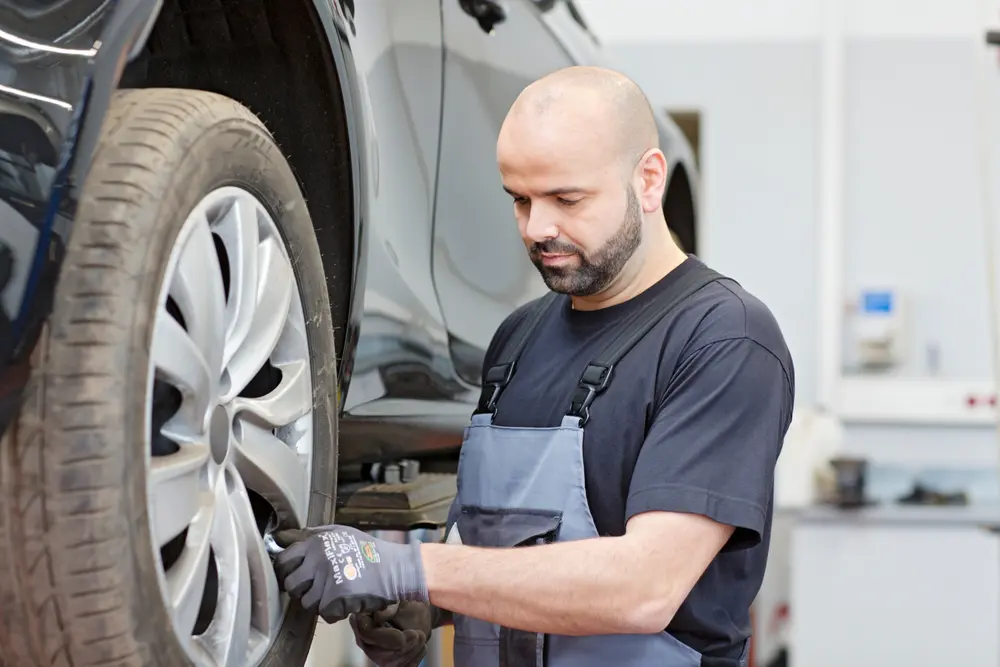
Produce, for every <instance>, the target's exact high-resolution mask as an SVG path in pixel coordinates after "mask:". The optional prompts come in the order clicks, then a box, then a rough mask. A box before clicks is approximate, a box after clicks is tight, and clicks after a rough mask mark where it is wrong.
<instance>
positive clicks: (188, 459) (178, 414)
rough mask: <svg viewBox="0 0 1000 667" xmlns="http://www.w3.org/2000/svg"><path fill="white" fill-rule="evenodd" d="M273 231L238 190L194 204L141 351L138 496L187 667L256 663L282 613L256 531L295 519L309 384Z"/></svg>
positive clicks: (307, 459)
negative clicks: (145, 356)
mask: <svg viewBox="0 0 1000 667" xmlns="http://www.w3.org/2000/svg"><path fill="white" fill-rule="evenodd" d="M311 377H312V373H311V368H310V357H309V347H308V343H307V339H306V325H305V318H304V314H303V308H302V302H301V297H300V294H299V290H298V287H297V284H296V281H295V275H294V272H293V270H292V264H291V261H290V260H289V256H288V253H287V250H286V249H285V244H284V242H283V241H282V238H281V234H280V232H279V230H278V228H277V226H276V225H275V223H274V220H273V219H272V218H271V216H270V215H269V213H268V212H267V210H266V209H265V208H264V207H263V206H262V205H261V204H260V202H259V201H258V200H257V199H256V198H255V197H254V196H253V195H251V194H250V193H249V192H247V191H246V190H243V189H241V188H237V187H224V188H220V189H218V190H215V191H213V192H211V193H209V194H208V195H207V196H205V197H204V198H203V199H202V200H201V201H200V202H199V203H198V204H197V205H196V206H195V207H194V209H193V210H192V212H191V214H190V215H189V216H188V218H187V219H186V221H185V222H184V224H183V226H182V228H181V231H180V234H179V235H178V239H177V241H176V243H175V244H174V248H173V250H172V253H171V256H170V258H169V261H168V264H167V271H166V274H165V276H164V281H163V289H162V292H161V294H160V298H159V302H158V305H157V310H156V315H155V323H154V333H153V339H152V346H151V349H150V372H149V396H150V401H149V405H148V406H147V415H146V416H147V424H148V425H149V433H150V441H149V443H148V449H147V499H148V512H149V517H150V533H151V537H152V539H153V548H154V550H155V551H156V552H157V555H158V563H159V566H160V567H159V579H160V589H161V592H162V594H163V601H164V604H165V605H166V608H167V610H168V613H169V615H170V618H171V620H172V623H173V629H174V631H175V633H176V635H177V637H178V639H179V640H180V642H181V644H182V645H183V646H184V649H185V651H186V652H187V654H188V657H189V658H190V659H191V660H192V662H193V663H194V664H195V665H198V667H210V666H211V667H215V666H218V667H246V666H252V665H257V664H258V663H259V662H260V660H261V659H262V658H263V656H264V655H265V653H266V652H267V649H268V648H269V646H270V645H271V643H272V642H273V641H274V639H275V637H276V635H277V633H278V630H279V628H280V627H281V622H282V620H283V617H284V613H285V610H286V608H287V599H286V597H285V596H284V595H283V594H281V592H280V591H279V589H278V585H277V581H276V578H275V575H274V571H273V567H272V565H271V561H270V557H269V556H268V554H267V552H266V550H265V549H264V546H263V541H262V535H263V532H264V530H265V527H266V526H268V525H269V524H270V523H272V522H274V521H278V522H280V524H281V525H284V526H302V525H304V524H305V522H306V516H307V512H308V503H309V491H310V486H311V484H310V480H311V473H312V410H313V388H312V380H311Z"/></svg>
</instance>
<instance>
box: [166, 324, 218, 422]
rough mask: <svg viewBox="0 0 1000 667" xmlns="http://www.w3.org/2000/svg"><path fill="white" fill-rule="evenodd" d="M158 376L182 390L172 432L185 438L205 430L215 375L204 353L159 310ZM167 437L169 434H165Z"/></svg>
mask: <svg viewBox="0 0 1000 667" xmlns="http://www.w3.org/2000/svg"><path fill="white" fill-rule="evenodd" d="M152 358H153V364H154V366H155V367H156V374H157V376H158V377H160V378H161V379H163V380H166V381H167V382H169V383H170V384H171V385H173V386H174V387H176V388H177V389H179V390H180V392H181V395H182V396H183V397H184V402H183V404H182V405H181V409H180V411H179V413H178V414H177V415H175V416H174V417H173V418H172V420H171V421H172V423H171V429H170V430H172V431H177V432H178V433H177V434H176V435H177V436H178V437H180V438H182V439H185V440H186V439H188V438H190V437H193V436H194V435H195V434H197V433H199V432H200V431H201V430H202V427H203V425H204V422H205V415H206V414H208V408H209V404H210V403H211V401H212V400H213V399H214V398H215V395H216V393H217V392H216V383H215V381H214V379H213V378H214V377H215V376H216V374H214V373H210V372H209V370H208V364H207V363H206V362H205V357H204V355H202V353H201V350H199V349H198V346H197V345H195V342H194V341H193V340H192V339H191V337H190V336H189V335H188V333H187V331H185V330H184V327H182V326H181V325H180V323H179V322H178V321H177V320H175V319H174V318H173V316H172V315H170V313H168V312H167V311H166V308H162V307H161V308H160V310H159V312H158V313H157V317H156V330H155V332H154V334H153V350H152ZM165 435H168V436H169V434H165Z"/></svg>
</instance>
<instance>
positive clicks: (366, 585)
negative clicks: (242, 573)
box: [274, 525, 428, 623]
mask: <svg viewBox="0 0 1000 667" xmlns="http://www.w3.org/2000/svg"><path fill="white" fill-rule="evenodd" d="M274 539H275V541H276V542H277V543H278V544H279V545H281V546H284V547H287V548H286V549H285V550H284V551H282V552H281V553H280V554H278V556H277V557H276V558H275V564H274V565H275V572H276V573H277V575H278V584H279V585H280V586H281V587H282V588H283V589H284V590H285V591H287V592H288V594H289V595H291V596H292V597H293V598H297V599H299V600H300V601H301V604H302V607H303V608H304V609H306V610H308V611H313V612H316V613H317V614H319V615H320V616H321V617H322V618H323V620H324V621H326V622H327V623H336V622H337V621H340V620H343V619H345V618H347V617H348V616H349V615H350V614H353V613H358V612H370V611H378V610H381V609H385V608H386V607H388V606H389V605H391V604H392V603H394V602H397V601H399V600H418V601H422V602H427V601H428V595H427V586H426V584H425V583H424V566H423V562H422V560H421V557H420V544H419V543H413V544H397V543H394V542H386V541H384V540H379V539H377V538H374V537H372V536H371V535H368V534H366V533H363V532H361V531H360V530H356V529H354V528H349V527H347V526H338V525H331V526H323V527H321V528H311V529H306V530H286V531H280V532H278V533H275V535H274Z"/></svg>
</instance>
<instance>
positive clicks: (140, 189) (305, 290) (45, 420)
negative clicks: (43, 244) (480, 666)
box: [0, 89, 338, 667]
mask: <svg viewBox="0 0 1000 667" xmlns="http://www.w3.org/2000/svg"><path fill="white" fill-rule="evenodd" d="M221 188H229V190H226V192H228V193H234V192H235V193H237V194H239V195H240V196H241V197H242V194H241V193H250V195H252V197H253V200H254V201H256V202H258V203H259V204H260V206H262V207H263V208H262V209H260V210H262V211H264V214H266V215H269V216H270V220H271V221H273V225H274V227H275V228H276V229H277V230H278V236H280V241H281V245H282V246H283V248H284V257H285V259H286V260H288V261H289V263H290V266H291V275H293V276H294V283H293V287H294V285H296V284H297V287H298V290H297V291H298V298H299V300H300V304H301V311H302V312H301V315H302V320H303V321H304V324H303V325H302V327H303V328H304V333H303V334H302V335H300V336H299V338H300V339H301V340H302V341H304V342H303V343H302V345H303V346H307V347H308V349H307V356H306V360H307V361H306V362H305V363H306V365H305V366H299V367H298V368H308V369H309V370H308V372H305V371H304V372H303V375H305V376H307V377H308V378H309V379H310V385H311V408H307V409H311V423H310V425H309V428H311V434H312V438H311V463H310V462H309V461H310V459H309V453H308V452H307V453H306V454H301V455H300V451H299V450H297V449H294V447H293V449H292V451H294V452H295V454H296V456H299V457H300V459H301V460H302V461H305V463H304V464H303V465H307V466H308V468H307V472H306V473H305V474H304V477H305V479H306V480H307V481H308V483H309V487H308V489H307V490H306V491H303V492H302V494H304V496H305V499H304V503H303V504H302V507H303V508H305V507H307V510H303V511H304V515H303V517H300V519H301V518H305V521H301V520H299V521H297V522H291V523H288V522H287V520H288V516H287V515H286V516H282V517H279V519H280V520H286V523H285V525H292V523H306V524H308V525H322V524H326V523H331V522H332V519H333V512H334V498H335V497H336V476H337V405H338V404H337V399H336V396H337V389H336V382H337V373H336V356H335V348H334V339H333V324H332V322H331V314H330V313H331V311H330V304H329V300H328V296H327V290H326V281H325V277H324V271H323V264H322V260H321V258H320V251H319V247H318V245H317V242H316V238H315V235H314V232H313V226H312V222H311V220H310V217H309V213H308V210H307V208H306V204H305V200H304V198H303V195H302V192H301V191H300V188H299V186H298V184H297V182H296V179H295V177H294V175H293V173H292V170H291V169H290V167H289V165H288V163H287V162H286V160H285V159H284V157H283V156H282V154H281V152H280V150H279V148H278V147H277V145H276V144H275V142H274V139H273V138H272V137H271V135H270V134H269V133H268V131H267V130H266V128H265V127H264V125H263V124H262V123H261V122H260V121H259V120H258V119H257V118H256V117H255V116H254V115H253V114H252V113H251V112H250V111H248V110H247V109H246V108H244V107H242V106H241V105H239V104H238V103H236V102H234V101H233V100H231V99H228V98H225V97H222V96H219V95H215V94H212V93H207V92H201V91H192V90H175V89H148V90H130V91H119V92H118V93H116V95H115V97H114V99H113V101H112V103H111V106H110V109H109V112H108V115H107V117H106V120H105V125H104V129H103V134H102V137H101V141H100V143H99V145H98V146H97V148H96V149H95V153H94V159H93V163H92V166H91V169H90V172H89V175H88V178H87V181H86V183H85V184H84V187H83V188H82V191H81V196H80V200H79V205H78V209H77V211H76V215H75V220H74V223H73V227H72V233H71V237H70V239H69V242H68V247H67V251H66V252H67V254H66V259H65V262H64V264H63V268H62V273H61V276H60V279H59V282H58V287H57V291H56V296H55V301H54V304H55V306H54V311H53V313H52V316H51V318H50V319H49V321H48V323H47V324H46V327H45V330H44V331H43V334H42V336H41V338H40V340H39V342H38V344H37V346H36V348H35V349H34V350H33V353H32V363H33V370H32V376H31V379H30V381H29V386H28V390H27V394H26V396H25V400H24V403H23V406H22V411H21V414H20V415H19V418H18V420H17V422H16V424H14V425H13V426H11V427H10V428H9V429H8V430H7V432H6V433H5V435H4V437H3V440H2V441H0V563H2V566H0V665H5V666H7V667H14V666H16V667H50V666H51V667H55V666H57V665H60V666H61V665H72V667H87V666H95V667H96V666H97V665H101V666H111V665H114V666H125V665H129V666H131V665H156V666H162V667H175V666H181V665H191V664H195V665H200V664H202V663H204V664H209V662H208V661H201V660H199V659H198V658H197V656H196V657H194V658H193V657H192V653H191V650H193V649H191V648H190V647H189V646H187V644H186V643H185V642H187V640H188V639H189V637H188V636H186V635H184V634H183V632H179V631H177V630H176V626H175V625H174V623H175V616H173V615H172V614H171V612H170V610H169V609H168V605H167V599H168V597H167V596H166V594H165V593H164V590H165V589H164V581H165V575H164V572H165V571H166V570H165V568H166V567H167V566H166V565H165V564H164V563H165V561H164V560H163V559H164V558H165V556H164V555H163V554H164V552H163V550H162V549H161V548H159V547H158V546H157V544H156V539H155V538H156V536H154V532H155V531H154V529H155V526H154V525H153V524H154V519H156V518H157V516H158V514H157V511H155V508H154V510H151V509H150V508H151V507H153V506H152V505H150V503H151V502H152V501H151V500H150V498H151V493H152V492H151V490H150V487H151V486H152V484H153V482H152V481H151V480H152V478H151V477H150V474H149V471H150V470H151V469H152V468H151V467H150V466H151V465H152V464H151V463H150V461H152V460H154V459H155V456H154V452H152V451H151V448H153V447H155V445H156V442H158V441H159V439H160V435H158V434H159V433H161V431H162V429H160V428H159V427H154V428H151V426H150V423H151V421H155V420H156V419H157V417H156V410H157V407H156V405H157V404H156V403H155V400H158V399H157V397H156V396H155V395H154V394H155V392H156V387H157V386H158V385H155V384H154V381H153V379H152V378H153V375H152V373H153V371H152V370H151V368H152V364H153V363H154V361H152V360H151V358H152V357H154V356H155V354H156V352H155V350H154V349H153V347H154V333H155V331H156V330H157V313H158V312H159V311H158V309H162V308H164V302H163V298H165V297H164V296H163V295H164V294H165V291H164V290H165V289H166V287H165V285H164V283H165V280H166V279H165V276H167V275H168V273H169V271H170V270H171V268H170V259H169V258H170V257H171V256H172V255H173V249H174V247H175V245H177V244H179V243H180V241H179V240H178V239H179V234H180V233H181V231H182V227H183V226H184V224H185V221H186V220H187V219H188V217H189V215H191V214H192V213H191V212H192V211H193V210H194V207H196V206H197V205H198V202H199V201H201V200H202V199H203V198H204V197H205V196H206V195H207V193H211V192H214V191H218V190H219V189H221ZM234 201H235V200H234ZM240 201H242V200H240ZM248 201H249V200H248ZM233 206H235V204H233ZM255 210H256V209H255ZM264 214H262V213H256V215H257V216H258V217H257V218H255V219H256V220H258V221H260V220H264V219H265V218H263V217H260V216H261V215H264ZM259 224H260V225H263V224H264V223H263V222H260V223H259ZM206 228H208V227H206ZM258 229H264V228H263V227H262V226H258ZM260 233H261V235H262V236H261V239H263V238H265V237H264V236H263V234H264V232H260ZM192 234H193V233H192ZM268 238H270V237H268ZM216 241H218V239H216ZM269 242H270V241H269ZM261 243H263V241H261ZM185 247H186V246H185ZM260 247H262V246H260V245H258V246H257V248H258V249H259V248H260ZM274 247H278V246H277V245H275V246H274ZM220 252H221V251H220ZM222 256H223V255H219V257H222ZM252 256H253V257H258V258H259V257H263V255H260V254H259V253H257V254H254V255H252ZM226 261H229V260H226ZM223 263H224V262H223V260H221V259H220V260H219V266H222V265H223ZM178 270H179V269H178ZM226 270H227V271H229V275H230V281H234V280H235V278H233V276H235V275H236V274H235V273H234V269H233V268H232V267H231V266H230V267H229V268H228V269H226ZM260 270H261V271H263V269H260ZM252 275H253V276H254V278H255V279H256V277H257V275H258V273H257V269H256V268H255V269H254V273H253V274H252ZM263 275H264V273H260V276H263ZM222 280H223V281H225V280H226V278H223V279H222ZM260 280H261V283H260V284H263V278H260ZM275 282H276V281H275ZM224 289H225V290H226V294H227V295H228V294H230V293H232V291H233V290H234V289H236V288H235V287H234V286H232V285H230V286H224ZM256 289H257V290H263V289H264V287H261V286H260V285H258V287H257V288H256ZM294 291H295V290H294V289H292V297H290V298H294V296H295V294H294ZM225 299H226V300H227V303H228V301H229V300H230V297H229V296H225ZM255 303H256V302H255ZM227 307H228V306H227ZM288 312H291V311H288ZM288 318H289V320H288V321H289V322H290V321H291V319H290V318H291V315H289V316H288ZM178 321H179V320H178ZM256 322H257V320H253V323H252V324H253V326H256ZM283 326H284V325H283ZM289 326H290V325H289ZM283 331H284V330H283ZM156 335H158V334H156ZM191 335H192V336H194V334H191ZM248 335H249V334H248ZM281 335H282V336H284V335H285V333H282V334H281ZM288 335H289V336H291V335H292V334H288ZM206 358H207V357H206ZM234 359H235V357H234ZM269 359H270V358H269ZM267 363H271V362H270V360H268V361H267ZM226 372H228V371H226ZM223 375H225V373H223ZM280 377H285V376H284V375H281V376H280ZM255 378H256V376H255ZM303 386H305V385H303ZM257 398H259V396H258V397H257ZM302 400H304V401H305V402H306V403H308V402H309V394H306V395H305V398H304V399H302ZM216 413H219V409H218V408H217V409H216V412H215V413H212V414H211V417H212V418H211V424H215V421H216V420H215V414H216ZM192 414H193V413H192ZM219 414H220V416H221V420H220V423H224V422H225V421H226V420H227V419H228V420H232V421H231V428H232V429H235V428H236V426H235V424H236V423H237V421H236V417H233V416H232V414H230V413H225V412H222V413H219ZM240 414H241V415H242V414H243V413H240ZM199 418H200V415H199ZM296 418H297V419H299V417H296ZM202 423H206V424H207V423H208V422H202ZM297 423H298V422H297ZM161 426H162V425H161ZM163 428H166V427H163ZM303 428H305V427H303ZM261 429H266V424H265V425H264V426H262V427H261ZM223 430H225V429H223ZM226 432H227V433H228V431H226ZM303 432H305V431H303ZM213 433H214V431H213ZM272 433H273V434H277V433H278V430H277V429H275V430H272ZM206 437H208V436H206ZM211 437H212V438H214V437H215V436H214V435H212V436H211ZM228 437H230V436H219V440H218V442H228V440H226V438H228ZM215 443H216V440H211V442H210V443H209V444H210V445H211V447H213V448H214V447H215ZM199 446H200V445H199ZM233 447H234V448H235V445H233ZM176 451H180V450H173V452H174V453H176ZM183 451H187V450H183ZM191 451H195V450H194V449H192V450H191ZM197 451H199V452H201V451H202V450H201V449H198V450H197ZM229 455H230V454H229V453H228V451H224V452H221V453H218V454H217V452H216V451H215V449H213V450H212V451H211V452H210V457H209V459H206V460H207V461H208V462H207V463H205V464H204V465H205V466H208V467H206V468H205V470H208V471H209V472H208V473H205V475H208V476H211V475H216V477H212V479H221V480H224V482H225V483H226V485H227V486H226V487H225V488H222V487H219V488H220V489H222V490H220V491H219V493H223V494H225V493H235V491H233V489H234V488H237V487H239V488H242V484H243V482H242V480H243V478H244V477H245V475H243V474H242V470H243V469H242V468H241V469H240V475H238V476H234V475H233V474H230V473H225V474H223V473H222V472H219V471H222V470H224V469H225V470H230V468H225V466H227V465H230V464H229V463H228V461H229V459H228V458H225V457H227V456H229ZM232 456H236V454H232ZM199 460H201V459H199ZM241 460H244V461H245V459H241ZM213 464H214V465H215V467H211V466H212V465H213ZM199 465H200V464H199ZM232 465H236V464H232ZM309 468H311V479H310V474H309V472H308V469H309ZM199 474H201V473H199ZM234 477H239V479H235V478H234ZM199 479H201V478H199ZM250 486H251V485H250V484H249V483H247V485H246V487H247V488H249V487H250ZM164 488H166V487H164ZM185 488H187V487H185ZM199 488H200V487H199ZM252 491H253V489H251V490H250V492H247V494H246V495H247V496H248V497H249V496H250V495H251V492H252ZM199 497H201V496H199ZM205 497H206V498H207V497H208V496H205ZM212 497H213V498H217V497H221V496H212ZM239 497H240V498H243V496H242V495H241V496H239ZM158 498H160V499H161V500H162V498H161V497H160V496H158ZM169 500H170V501H171V502H172V504H173V505H175V506H176V505H178V504H182V503H183V502H186V501H189V500H190V498H189V497H187V496H184V495H178V496H176V497H171V498H169ZM257 500H260V498H257ZM265 500H266V499H265ZM234 502H235V501H234ZM234 507H235V505H234ZM240 507H242V505H241V506H240ZM255 507H257V506H255ZM261 507H267V505H266V503H265V505H261ZM199 511H200V510H199ZM234 511H235V510H234ZM224 515H225V513H223V512H219V511H217V510H216V511H215V514H212V515H211V516H212V517H223V516H224ZM198 516H201V515H198ZM234 516H235V515H234ZM241 516H244V515H241ZM239 518H240V517H236V519H233V520H231V521H230V523H228V524H225V525H226V526H229V527H232V526H234V525H236V523H238V520H239ZM254 519H256V520H259V517H258V516H257V515H256V514H255V515H254ZM211 521H213V522H214V521H216V519H214V518H213V519H211ZM218 521H220V522H221V521H222V519H218ZM194 525H195V524H194V523H192V524H191V526H194ZM206 525H210V526H211V527H212V530H215V526H216V525H217V524H216V523H212V522H210V523H209V524H206ZM219 525H221V524H219ZM243 526H244V529H243V531H242V533H241V532H240V531H239V530H236V529H234V530H233V532H231V533H226V535H227V536H229V535H232V536H235V537H236V539H235V541H234V542H233V544H235V545H237V551H236V552H234V553H237V554H239V553H240V552H239V549H243V548H244V547H245V549H246V550H247V551H246V553H250V554H251V556H250V558H253V557H256V556H258V555H259V554H260V553H263V551H262V549H263V547H261V546H260V541H261V540H260V537H261V535H260V534H257V535H248V534H247V533H248V531H247V530H246V529H245V524H243ZM263 527H264V526H263V523H261V524H259V525H258V526H257V528H258V530H259V531H261V532H262V530H263ZM192 530H193V528H191V527H190V526H189V527H188V528H187V529H185V531H186V532H185V534H186V537H184V538H183V540H182V544H181V547H182V548H187V547H184V544H183V542H184V541H186V542H188V543H191V542H193V538H192V534H193V533H192V532H191V531H192ZM212 534H213V535H214V534H215V533H212ZM241 535H242V537H241ZM206 539H208V538H206ZM212 545H213V546H212V549H213V551H212V552H211V553H212V554H214V555H213V556H212V558H215V559H216V561H213V563H214V564H213V565H212V567H213V568H215V569H214V571H215V577H216V584H217V588H216V591H220V590H222V586H223V584H222V583H220V582H223V579H221V578H220V577H226V576H228V574H226V573H227V572H228V570H227V569H226V568H223V567H222V565H220V563H222V562H223V561H222V560H219V559H221V556H220V555H219V553H221V552H217V551H218V547H217V545H216V543H214V542H213V543H212ZM175 546H176V544H175ZM255 550H256V551H255ZM240 558H242V556H240ZM265 560H266V555H265ZM240 562H242V561H240ZM254 562H257V561H254ZM267 565H270V563H267ZM258 566H259V563H258ZM241 567H242V566H241ZM210 569H211V568H210ZM253 572H254V571H251V573H250V574H246V575H244V574H243V573H244V570H243V569H240V573H241V574H240V577H241V578H239V580H238V581H237V582H236V583H237V584H238V585H240V586H243V585H252V586H257V587H258V588H255V589H254V590H255V591H260V590H261V589H260V588H259V586H261V585H262V584H261V581H262V580H261V579H260V576H259V571H257V574H256V575H254V574H253ZM208 575H211V572H209V573H208ZM208 575H206V576H208ZM234 576H235V575H234ZM254 576H256V577H257V578H256V579H254V578H253V577H254ZM248 582H249V583H248ZM241 590H242V589H241ZM255 594H256V593H255ZM205 597H206V599H207V598H209V597H211V596H210V595H209V596H205ZM255 599H256V598H255ZM219 600H221V597H220V598H219ZM219 600H216V601H215V602H213V603H212V604H217V605H221V604H223V603H222V602H221V601H219ZM282 600H283V601H286V600H287V598H285V597H283V596H282ZM283 604H285V605H286V606H285V607H283V609H284V611H282V613H281V616H280V618H281V619H282V620H278V621H274V623H275V624H274V625H273V626H272V628H271V630H272V631H273V632H272V634H270V635H267V641H266V642H263V643H266V645H267V648H260V652H259V654H258V657H259V658H260V659H259V660H258V659H254V660H245V659H243V657H242V654H240V653H239V649H233V650H232V651H231V652H230V654H229V657H228V658H227V659H226V660H225V662H227V663H228V664H229V665H232V666H234V667H243V666H244V665H248V666H249V664H250V663H251V662H252V663H256V664H260V665H268V666H273V667H277V666H278V665H280V666H282V667H287V666H290V665H300V664H302V663H303V662H304V661H305V659H306V655H307V653H308V649H309V646H310V643H311V640H312V636H313V632H314V628H315V623H316V618H315V616H314V615H313V614H310V613H307V612H305V611H303V610H302V609H301V608H300V607H298V606H295V605H294V604H287V603H286V602H283ZM203 605H204V602H203ZM218 608H221V606H220V607H217V609H218ZM234 609H236V611H233V618H235V619H236V621H234V627H236V625H235V624H236V622H237V621H240V620H241V619H242V620H245V618H246V617H245V616H239V614H240V613H244V612H243V611H240V610H241V609H243V607H239V606H235V607H234ZM199 613H200V612H199ZM246 613H249V612H246ZM253 613H257V612H256V611H254V612H253ZM272 618H278V617H277V616H273V617H272ZM206 632H207V631H206ZM239 632H240V633H241V634H240V636H241V637H242V632H243V631H242V630H240V631H239ZM262 636H263V635H262ZM255 637H256V636H255Z"/></svg>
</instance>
